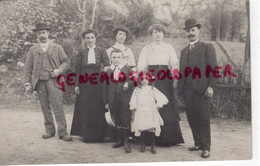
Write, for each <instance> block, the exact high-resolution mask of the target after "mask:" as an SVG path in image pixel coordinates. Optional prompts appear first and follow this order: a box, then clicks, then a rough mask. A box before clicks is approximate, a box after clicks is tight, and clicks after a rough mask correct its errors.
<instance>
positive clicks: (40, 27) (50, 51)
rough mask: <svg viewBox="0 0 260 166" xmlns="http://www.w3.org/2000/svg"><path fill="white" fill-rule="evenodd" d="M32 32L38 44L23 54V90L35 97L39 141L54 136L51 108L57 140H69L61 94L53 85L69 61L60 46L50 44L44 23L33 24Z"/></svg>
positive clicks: (58, 88)
mask: <svg viewBox="0 0 260 166" xmlns="http://www.w3.org/2000/svg"><path fill="white" fill-rule="evenodd" d="M33 31H34V32H36V34H37V38H38V40H39V43H37V44H35V45H34V46H32V47H31V48H30V50H29V52H28V54H27V59H26V64H25V78H24V80H25V85H24V86H25V90H26V92H27V93H32V91H33V90H36V92H37V94H38V97H39V101H40V104H41V109H42V113H43V116H44V125H45V133H44V134H43V135H42V138H43V139H48V138H51V137H53V136H54V135H55V133H56V129H55V125H54V120H53V115H52V111H51V107H52V110H53V112H54V115H55V119H56V122H57V125H58V129H57V133H58V136H59V138H60V139H62V140H64V141H71V140H72V137H71V136H69V135H68V133H67V123H66V119H65V115H64V111H63V98H62V91H61V89H60V86H59V85H58V84H57V82H56V78H57V77H58V76H59V75H60V74H62V73H64V72H66V70H67V69H68V68H69V66H70V60H69V59H68V57H67V56H66V54H65V52H64V50H63V48H62V47H61V46H60V45H57V44H55V43H53V42H51V41H50V39H49V34H50V28H49V27H48V26H47V25H46V24H42V23H39V24H37V25H36V29H34V30H33Z"/></svg>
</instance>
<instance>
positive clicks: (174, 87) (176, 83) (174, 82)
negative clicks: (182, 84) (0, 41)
mask: <svg viewBox="0 0 260 166" xmlns="http://www.w3.org/2000/svg"><path fill="white" fill-rule="evenodd" d="M177 88H178V81H177V80H174V81H173V89H174V90H175V89H177Z"/></svg>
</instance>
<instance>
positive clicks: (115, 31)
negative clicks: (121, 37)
mask: <svg viewBox="0 0 260 166" xmlns="http://www.w3.org/2000/svg"><path fill="white" fill-rule="evenodd" d="M118 31H123V32H125V33H126V37H127V38H129V37H130V35H131V31H130V29H129V28H127V27H126V26H124V25H117V26H116V27H115V28H114V29H113V36H114V37H116V35H117V32H118Z"/></svg>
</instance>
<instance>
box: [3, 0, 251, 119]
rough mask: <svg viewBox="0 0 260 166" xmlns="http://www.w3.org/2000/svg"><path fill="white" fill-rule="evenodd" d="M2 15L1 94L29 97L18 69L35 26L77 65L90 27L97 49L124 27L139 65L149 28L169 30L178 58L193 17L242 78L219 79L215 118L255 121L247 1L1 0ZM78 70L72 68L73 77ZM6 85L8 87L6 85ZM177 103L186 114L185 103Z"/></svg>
mask: <svg viewBox="0 0 260 166" xmlns="http://www.w3.org/2000/svg"><path fill="white" fill-rule="evenodd" d="M95 5H96V7H95ZM0 16H1V17H0V23H2V25H1V26H0V65H6V66H7V67H8V72H7V73H5V74H4V76H6V77H9V78H6V80H4V79H3V77H2V78H1V80H0V92H1V93H4V94H5V93H6V89H5V88H6V87H7V86H8V87H9V88H11V87H13V88H14V89H15V90H12V91H11V92H8V93H10V94H15V95H20V96H23V95H24V94H23V93H24V89H23V86H22V79H20V78H22V76H23V73H22V70H21V68H18V67H17V64H18V62H22V63H24V62H25V60H26V53H27V51H28V49H29V48H30V47H31V46H32V45H33V44H34V43H36V42H37V41H36V36H35V34H34V33H33V32H32V29H34V28H35V27H34V26H35V24H36V23H39V22H44V23H46V24H48V25H49V26H50V27H51V29H52V32H51V39H52V40H53V41H54V42H56V43H58V44H60V45H62V46H63V48H64V50H65V52H66V53H67V55H68V57H69V58H71V61H72V62H73V59H74V58H73V57H74V56H75V55H76V54H77V52H78V50H79V49H80V48H81V47H83V46H84V44H82V39H81V32H82V31H83V30H84V29H86V28H87V27H89V26H91V27H93V28H95V29H97V30H98V31H99V36H98V41H97V42H98V44H99V45H101V46H102V47H104V48H108V47H110V46H111V45H112V44H113V42H114V39H113V37H112V29H113V28H114V26H115V25H118V24H122V25H125V26H127V27H129V28H130V29H131V31H132V39H131V40H128V41H127V44H128V45H129V47H131V48H132V49H133V52H134V55H135V59H136V61H137V60H138V56H139V53H140V50H141V48H142V47H143V46H144V45H145V44H147V43H149V42H150V41H151V39H150V38H149V36H148V34H147V29H148V27H149V26H150V25H152V24H153V23H161V24H163V25H165V26H166V27H167V28H168V34H167V35H166V37H167V38H168V39H167V42H169V43H171V44H172V45H173V46H174V48H175V49H176V52H177V54H178V56H179V53H180V50H181V49H182V48H183V47H185V46H186V44H187V41H186V40H183V39H182V38H184V37H185V36H184V31H183V30H182V28H183V26H184V21H185V19H187V18H189V17H194V18H196V19H197V20H198V21H199V22H200V23H201V24H202V29H201V31H202V33H201V37H202V39H203V40H207V41H211V42H212V43H213V44H214V46H215V48H216V50H217V56H218V63H219V64H221V65H222V66H224V65H225V64H227V63H229V64H232V65H233V66H234V71H235V73H236V74H237V75H238V77H237V78H236V79H231V78H227V79H222V80H220V82H219V85H220V87H219V88H218V89H217V91H216V93H215V98H214V99H213V102H212V112H213V116H216V117H221V118H235V119H244V120H250V119H251V89H250V85H251V81H250V80H251V79H250V64H246V65H245V63H244V61H245V59H244V49H245V41H246V37H247V30H248V19H247V18H248V16H247V10H246V0H152V1H151V0H109V1H106V0H45V1H41V0H11V1H0ZM72 64H73V63H72ZM73 71H74V67H73V65H72V68H71V69H70V70H69V71H68V73H69V72H73ZM0 74H1V73H0ZM4 81H6V82H9V83H7V84H6V85H5V83H4ZM66 88H67V91H66V93H65V94H64V103H66V104H73V103H74V100H75V94H74V93H73V87H66ZM227 89H228V90H229V91H227ZM238 97H239V98H238ZM240 97H241V98H240ZM178 104H179V107H180V110H181V109H182V108H183V104H182V103H181V102H180V103H178Z"/></svg>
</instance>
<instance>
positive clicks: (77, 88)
mask: <svg viewBox="0 0 260 166" xmlns="http://www.w3.org/2000/svg"><path fill="white" fill-rule="evenodd" d="M74 91H75V93H76V94H77V95H79V94H80V90H79V87H78V86H76V87H75V88H74Z"/></svg>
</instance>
